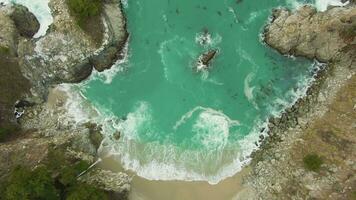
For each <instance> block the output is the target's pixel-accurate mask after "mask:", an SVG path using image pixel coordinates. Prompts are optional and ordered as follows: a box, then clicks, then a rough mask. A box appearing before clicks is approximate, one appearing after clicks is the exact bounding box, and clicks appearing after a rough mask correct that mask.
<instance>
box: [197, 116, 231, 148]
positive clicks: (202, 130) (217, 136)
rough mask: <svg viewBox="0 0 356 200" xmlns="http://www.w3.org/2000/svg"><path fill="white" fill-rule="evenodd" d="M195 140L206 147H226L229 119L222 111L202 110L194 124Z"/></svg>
mask: <svg viewBox="0 0 356 200" xmlns="http://www.w3.org/2000/svg"><path fill="white" fill-rule="evenodd" d="M193 132H195V133H196V135H195V136H194V138H193V140H196V141H199V142H201V143H202V144H203V145H204V147H205V148H206V149H210V148H219V149H222V148H223V147H225V145H226V144H227V141H228V137H229V132H230V124H229V119H227V118H226V117H225V116H222V115H221V114H220V113H212V112H208V111H207V112H202V113H201V114H200V115H199V117H198V120H197V121H196V123H195V124H194V126H193Z"/></svg>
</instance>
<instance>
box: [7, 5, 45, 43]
mask: <svg viewBox="0 0 356 200" xmlns="http://www.w3.org/2000/svg"><path fill="white" fill-rule="evenodd" d="M10 17H11V19H12V20H13V21H14V23H15V25H16V28H17V30H18V31H19V33H20V35H21V36H23V37H27V38H32V37H33V36H34V35H35V34H36V33H37V32H38V30H39V29H40V23H39V22H38V20H37V18H36V17H35V15H34V14H32V13H31V12H30V11H29V10H28V9H27V8H26V7H25V6H22V5H18V4H15V5H13V6H12V13H11V14H10Z"/></svg>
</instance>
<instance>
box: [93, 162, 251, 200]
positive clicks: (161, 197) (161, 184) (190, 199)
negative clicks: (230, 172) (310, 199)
mask: <svg viewBox="0 0 356 200" xmlns="http://www.w3.org/2000/svg"><path fill="white" fill-rule="evenodd" d="M99 167H101V168H103V169H108V170H112V171H114V172H115V171H116V172H118V171H123V168H122V167H121V166H120V163H119V162H118V161H115V160H114V159H113V158H112V157H108V158H105V159H103V161H102V162H101V163H100V164H99ZM249 171H250V168H249V167H245V168H244V169H243V170H242V171H241V172H239V173H237V174H236V175H235V176H233V177H230V178H227V179H225V180H223V181H221V182H220V183H218V184H216V185H210V184H209V183H207V182H201V181H194V182H187V181H151V180H147V179H144V178H141V177H139V176H137V175H135V174H134V173H133V172H127V171H126V173H128V174H130V175H132V176H133V179H132V185H131V192H130V196H129V199H130V200H237V199H251V196H250V195H251V192H249V191H250V189H249V188H247V187H246V186H242V180H243V179H242V177H243V176H244V175H246V174H247V173H248V172H249ZM249 197H250V198H249Z"/></svg>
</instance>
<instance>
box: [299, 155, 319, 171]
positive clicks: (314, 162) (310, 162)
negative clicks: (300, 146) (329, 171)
mask: <svg viewBox="0 0 356 200" xmlns="http://www.w3.org/2000/svg"><path fill="white" fill-rule="evenodd" d="M303 162H304V167H305V168H306V169H308V170H310V171H315V172H316V171H319V170H320V168H321V165H322V164H323V159H322V158H321V157H320V156H318V155H317V154H308V155H306V156H305V157H304V158H303Z"/></svg>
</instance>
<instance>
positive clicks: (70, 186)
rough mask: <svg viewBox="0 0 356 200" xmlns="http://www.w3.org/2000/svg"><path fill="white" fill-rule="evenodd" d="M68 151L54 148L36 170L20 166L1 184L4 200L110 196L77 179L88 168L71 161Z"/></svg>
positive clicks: (79, 199) (76, 199) (93, 199)
mask: <svg viewBox="0 0 356 200" xmlns="http://www.w3.org/2000/svg"><path fill="white" fill-rule="evenodd" d="M64 153H65V152H64V151H63V150H60V149H54V148H51V149H50V151H49V153H48V158H47V160H46V161H45V162H44V163H42V165H40V167H37V168H35V169H33V170H31V169H29V168H27V167H24V166H18V167H16V168H15V169H13V170H12V171H11V173H10V175H9V176H8V177H7V180H5V182H4V183H3V184H2V185H0V192H1V194H2V197H1V198H2V199H4V200H18V199H26V200H57V199H58V200H59V199H66V200H105V199H108V196H107V194H106V193H105V192H104V191H102V190H100V189H97V188H94V187H92V186H90V185H88V184H85V183H82V182H79V181H78V180H77V176H78V175H79V174H80V173H81V172H83V171H84V170H86V169H87V168H88V167H89V163H87V162H85V161H78V160H70V159H68V158H66V157H65V154H64Z"/></svg>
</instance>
